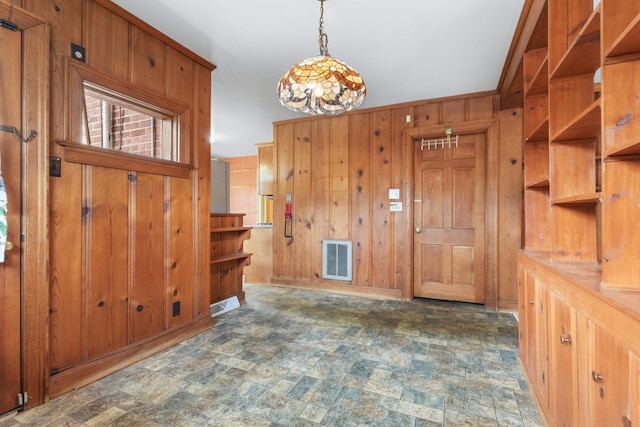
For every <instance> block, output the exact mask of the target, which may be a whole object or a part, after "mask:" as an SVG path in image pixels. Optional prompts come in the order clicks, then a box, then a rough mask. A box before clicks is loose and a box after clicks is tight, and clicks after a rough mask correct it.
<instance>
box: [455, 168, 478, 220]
mask: <svg viewBox="0 0 640 427" xmlns="http://www.w3.org/2000/svg"><path fill="white" fill-rule="evenodd" d="M452 173H453V183H452V184H453V188H454V190H453V206H452V213H453V218H452V224H453V227H454V228H473V227H474V223H473V220H474V206H475V197H474V193H475V170H474V169H473V168H454V169H453V171H452Z"/></svg>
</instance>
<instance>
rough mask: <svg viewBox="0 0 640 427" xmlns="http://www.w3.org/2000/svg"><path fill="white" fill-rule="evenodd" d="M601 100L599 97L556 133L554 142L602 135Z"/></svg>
mask: <svg viewBox="0 0 640 427" xmlns="http://www.w3.org/2000/svg"><path fill="white" fill-rule="evenodd" d="M600 128H601V122H600V100H599V99H597V100H595V101H594V102H593V104H591V105H590V106H589V107H587V109H586V110H584V111H583V112H582V113H581V114H580V115H578V117H576V118H575V119H574V120H572V121H571V122H570V123H569V124H567V125H566V126H565V127H564V128H563V129H560V131H559V132H558V133H557V134H556V135H554V136H553V137H552V138H551V140H552V141H553V142H560V141H575V140H578V139H589V138H597V137H598V136H600Z"/></svg>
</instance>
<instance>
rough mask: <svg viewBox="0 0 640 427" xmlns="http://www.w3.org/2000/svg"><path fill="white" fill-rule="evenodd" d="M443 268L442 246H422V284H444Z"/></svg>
mask: <svg viewBox="0 0 640 427" xmlns="http://www.w3.org/2000/svg"><path fill="white" fill-rule="evenodd" d="M444 266H445V262H444V247H443V246H442V245H430V244H426V245H422V281H423V282H437V283H442V282H444V280H445V274H444Z"/></svg>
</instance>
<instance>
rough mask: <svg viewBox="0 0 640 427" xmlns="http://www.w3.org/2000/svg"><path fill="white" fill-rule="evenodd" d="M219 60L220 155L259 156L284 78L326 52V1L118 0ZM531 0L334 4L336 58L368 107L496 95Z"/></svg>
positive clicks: (278, 116)
mask: <svg viewBox="0 0 640 427" xmlns="http://www.w3.org/2000/svg"><path fill="white" fill-rule="evenodd" d="M113 1H114V3H117V4H118V5H120V6H122V7H124V8H125V9H127V10H128V11H129V12H131V13H133V14H134V15H136V16H138V17H139V18H141V19H142V20H144V21H146V22H147V23H148V24H150V25H152V26H154V27H155V28H157V29H158V30H160V31H162V32H163V33H165V34H167V35H168V36H170V37H171V38H173V39H174V40H176V41H178V42H179V43H181V44H183V45H184V46H186V47H187V48H189V49H191V50H192V51H194V52H195V53H197V54H199V55H200V56H202V57H204V58H206V59H207V60H209V61H211V62H213V63H214V64H216V66H217V69H216V70H215V71H214V72H213V74H212V132H213V135H212V140H213V143H212V145H211V153H212V156H213V157H222V158H224V157H235V156H245V155H252V154H255V153H256V152H257V150H256V147H255V145H254V144H256V143H261V142H269V141H271V140H272V138H273V132H272V130H273V127H272V123H273V122H274V121H279V120H285V119H290V118H296V117H302V116H303V115H302V114H299V113H293V112H291V111H289V110H287V109H286V108H284V107H282V106H281V105H280V103H279V102H278V100H277V99H276V95H275V88H276V84H277V82H278V79H279V78H280V76H281V75H282V73H284V72H285V71H286V70H287V69H288V68H289V67H291V66H292V65H293V64H294V63H295V62H298V61H299V60H301V59H304V58H307V57H309V56H315V55H317V54H318V51H319V50H318V21H319V17H320V2H319V1H318V0H225V1H222V0H179V1H176V0H154V1H148V0H147V1H141V0H113ZM523 4H524V0H385V1H382V0H326V1H325V6H324V7H325V13H324V30H325V32H326V33H327V35H328V37H329V44H328V48H329V52H330V53H331V55H332V56H333V57H335V58H337V59H340V60H342V61H344V62H346V63H347V64H349V65H351V66H352V67H353V68H355V69H356V70H357V71H359V72H360V74H361V75H362V76H363V78H364V81H365V84H366V85H367V98H366V100H365V102H364V104H363V105H362V106H361V107H360V108H369V107H376V106H381V105H389V104H396V103H401V102H408V101H416V100H422V99H430V98H437V97H442V96H452V95H459V94H465V93H472V92H479V91H484V90H493V89H496V88H497V85H498V80H499V78H500V74H501V72H502V68H503V65H504V62H505V59H506V57H507V53H508V50H509V46H510V45H511V39H512V38H513V34H514V31H515V29H516V26H517V23H518V19H519V18H520V14H521V12H522V8H523Z"/></svg>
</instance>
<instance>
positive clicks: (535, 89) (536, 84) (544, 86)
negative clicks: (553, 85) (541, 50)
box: [525, 49, 549, 96]
mask: <svg viewBox="0 0 640 427" xmlns="http://www.w3.org/2000/svg"><path fill="white" fill-rule="evenodd" d="M545 50H546V49H545ZM548 90H549V55H545V57H544V59H543V60H542V64H540V67H539V68H538V71H536V73H535V74H534V76H533V78H532V79H531V83H530V84H529V86H528V88H527V91H526V92H525V96H531V95H542V94H544V93H547V91H548Z"/></svg>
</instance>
